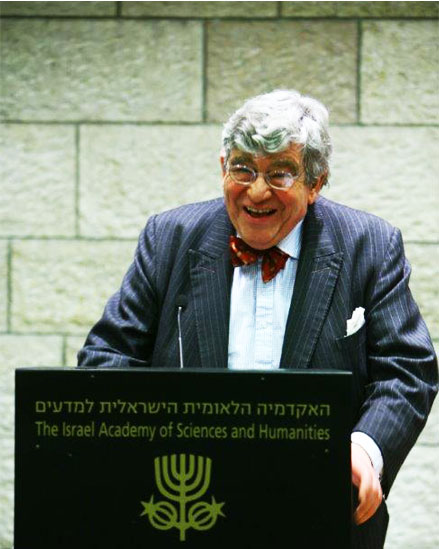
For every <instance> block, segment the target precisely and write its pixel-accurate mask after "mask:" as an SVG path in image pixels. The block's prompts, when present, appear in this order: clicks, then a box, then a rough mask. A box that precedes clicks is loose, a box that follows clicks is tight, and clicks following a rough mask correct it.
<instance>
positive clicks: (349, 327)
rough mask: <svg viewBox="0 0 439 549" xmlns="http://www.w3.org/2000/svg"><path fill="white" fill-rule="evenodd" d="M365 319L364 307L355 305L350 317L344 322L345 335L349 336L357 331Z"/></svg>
mask: <svg viewBox="0 0 439 549" xmlns="http://www.w3.org/2000/svg"><path fill="white" fill-rule="evenodd" d="M365 322H366V321H365V320H364V308H363V307H357V308H356V309H355V310H354V312H353V313H352V317H351V318H349V319H348V321H347V322H346V336H345V337H348V336H351V335H353V334H355V332H358V330H359V329H360V328H361V327H362V326H363V324H364V323H365Z"/></svg>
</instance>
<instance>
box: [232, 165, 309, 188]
mask: <svg viewBox="0 0 439 549" xmlns="http://www.w3.org/2000/svg"><path fill="white" fill-rule="evenodd" d="M227 173H228V175H229V176H230V178H231V179H232V181H234V182H235V183H237V184H238V185H245V186H247V187H249V186H250V185H251V184H252V183H254V182H255V181H256V179H257V178H258V176H259V175H262V176H263V178H264V181H265V183H267V185H268V186H269V187H271V188H272V189H276V190H278V191H287V190H288V189H290V188H291V187H292V186H293V185H294V183H295V182H296V181H297V179H299V177H300V174H296V173H291V172H290V171H288V170H284V169H282V168H274V169H272V170H270V171H269V172H265V173H263V172H257V171H255V170H254V169H253V168H250V167H249V166H245V165H241V164H236V165H235V166H231V167H230V168H228V170H227Z"/></svg>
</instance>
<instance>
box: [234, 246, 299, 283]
mask: <svg viewBox="0 0 439 549" xmlns="http://www.w3.org/2000/svg"><path fill="white" fill-rule="evenodd" d="M229 246H230V256H231V261H232V265H233V266H234V267H241V266H242V265H251V264H252V263H256V261H257V260H258V257H262V280H263V281H264V282H269V281H270V280H271V279H272V278H274V277H275V276H276V275H277V273H278V272H279V271H280V270H281V269H283V268H284V267H285V263H286V262H287V259H288V258H289V255H288V254H286V253H285V252H283V251H282V250H279V248H276V247H275V246H274V247H273V248H268V250H255V249H254V248H251V247H250V246H249V245H248V244H246V243H245V242H244V240H242V238H239V237H237V236H233V235H232V236H231V237H230V241H229Z"/></svg>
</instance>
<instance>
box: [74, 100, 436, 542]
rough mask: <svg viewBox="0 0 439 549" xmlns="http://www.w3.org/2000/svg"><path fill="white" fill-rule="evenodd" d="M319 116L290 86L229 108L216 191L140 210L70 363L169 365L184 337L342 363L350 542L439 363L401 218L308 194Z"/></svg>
mask: <svg viewBox="0 0 439 549" xmlns="http://www.w3.org/2000/svg"><path fill="white" fill-rule="evenodd" d="M327 126H328V114H327V111H326V109H325V107H324V106H323V105H322V104H321V103H319V102H318V101H316V100H314V99H312V98H310V97H304V96H302V95H300V94H299V93H298V92H295V91H282V90H278V91H274V92H272V93H269V94H265V95H261V96H258V97H255V98H253V99H250V100H248V101H247V102H246V103H245V104H244V105H243V107H242V108H241V109H239V110H238V111H237V112H236V113H235V114H233V116H232V117H231V118H230V119H229V121H228V122H227V123H226V124H225V127H224V131H223V149H222V155H221V167H222V173H223V178H224V199H217V200H212V201H208V202H201V203H199V204H191V205H188V206H183V207H181V208H178V209H175V210H172V211H168V212H165V213H162V214H159V215H156V216H153V217H151V219H150V220H149V221H148V223H147V225H146V228H145V229H144V230H143V232H142V233H141V236H140V239H139V244H138V247H137V250H136V254H135V258H134V262H133V264H132V265H131V267H130V268H129V270H128V272H127V274H126V276H125V278H124V281H123V283H122V287H121V288H120V290H119V291H118V292H117V293H116V294H115V295H114V296H113V297H112V298H111V299H110V301H109V302H108V304H107V306H106V309H105V311H104V314H103V317H102V319H101V320H100V321H99V322H98V323H97V324H96V326H95V327H94V328H93V329H92V331H91V333H90V335H89V336H88V338H87V341H86V343H85V346H84V348H83V349H82V350H81V351H80V352H79V355H78V356H79V365H80V366H88V367H101V366H108V367H124V366H128V367H132V366H154V367H176V366H178V365H179V362H180V360H181V359H180V358H179V345H178V335H180V336H182V341H183V349H182V354H183V357H184V364H185V365H190V366H191V367H209V368H212V367H218V368H234V369H257V368H261V369H265V368H336V369H346V370H351V371H352V372H353V377H354V383H353V391H354V395H353V400H354V410H355V422H354V424H353V425H352V439H351V440H352V444H351V456H352V482H353V484H354V485H355V486H356V487H357V488H358V500H359V503H358V507H357V508H356V511H355V521H356V523H357V525H358V526H356V527H355V529H354V535H353V547H358V548H359V547H369V548H379V547H382V546H383V544H384V538H385V532H386V528H387V520H388V518H387V511H386V507H385V502H384V501H383V499H384V496H383V493H384V494H387V493H388V491H389V489H390V487H391V485H392V483H393V481H394V479H395V476H396V474H397V472H398V470H399V468H400V467H401V464H402V463H403V461H404V459H405V457H406V455H407V453H408V452H409V450H410V448H411V447H412V445H413V444H414V442H415V441H416V438H417V437H418V435H419V433H420V431H421V429H422V427H423V426H424V424H425V421H426V418H427V415H428V412H429V410H430V407H431V405H432V402H433V399H434V396H435V393H436V391H437V385H436V384H437V362H436V358H435V355H434V351H433V348H432V344H431V340H430V338H429V335H428V331H427V328H426V326H425V324H424V322H423V320H422V318H421V316H420V314H419V310H418V308H417V306H416V304H415V303H414V301H413V298H412V296H411V293H410V290H409V288H408V280H409V276H410V267H409V264H408V262H407V261H406V259H405V257H404V250H403V244H402V239H401V235H400V232H399V230H398V229H396V228H394V227H392V226H390V225H389V224H388V223H387V222H385V221H383V220H381V219H379V218H377V217H375V216H372V215H369V214H366V213H364V212H360V211H356V210H352V209H350V208H347V207H345V206H342V205H339V204H336V203H333V202H331V201H329V200H326V199H324V198H323V197H320V196H319V193H320V190H321V188H322V186H323V185H324V184H325V183H326V181H327V179H328V174H329V168H328V160H329V156H330V153H331V142H330V137H329V134H328V128H327ZM233 267H235V268H233ZM177 308H179V310H180V312H179V313H178V315H177ZM354 311H355V313H354V317H358V318H359V323H358V326H357V328H358V329H356V328H354V329H353V330H350V331H349V335H347V328H346V327H347V321H348V319H350V318H351V317H352V316H353V312H354ZM180 313H181V315H180ZM363 315H364V322H363ZM177 317H178V318H177ZM180 317H181V318H180ZM180 321H181V323H180ZM179 323H180V326H181V331H180V332H179ZM351 332H352V333H351Z"/></svg>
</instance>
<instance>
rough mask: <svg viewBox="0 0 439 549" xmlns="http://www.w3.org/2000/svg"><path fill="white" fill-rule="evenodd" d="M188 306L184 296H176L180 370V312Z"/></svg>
mask: <svg viewBox="0 0 439 549" xmlns="http://www.w3.org/2000/svg"><path fill="white" fill-rule="evenodd" d="M187 304H188V299H187V297H186V296H185V295H182V294H180V295H178V296H177V301H176V305H177V325H178V350H179V352H180V369H181V368H183V338H182V336H181V311H182V310H183V309H184V308H185V307H186V305H187Z"/></svg>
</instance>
